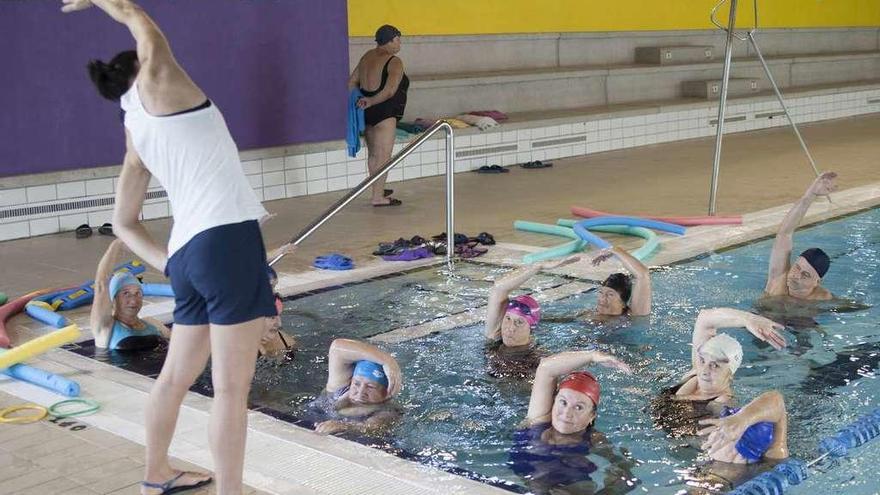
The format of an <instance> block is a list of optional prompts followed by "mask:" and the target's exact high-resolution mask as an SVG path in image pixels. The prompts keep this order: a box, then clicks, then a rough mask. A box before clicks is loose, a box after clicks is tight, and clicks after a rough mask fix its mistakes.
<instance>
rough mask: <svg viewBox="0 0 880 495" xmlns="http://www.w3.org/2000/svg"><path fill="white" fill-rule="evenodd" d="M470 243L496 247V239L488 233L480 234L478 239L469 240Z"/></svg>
mask: <svg viewBox="0 0 880 495" xmlns="http://www.w3.org/2000/svg"><path fill="white" fill-rule="evenodd" d="M468 241H469V242H479V243H480V244H482V245H484V246H494V245H495V238H494V237H493V236H492V234H490V233H488V232H480V233H479V234H478V235H477V236H476V237H471V238H470V239H468Z"/></svg>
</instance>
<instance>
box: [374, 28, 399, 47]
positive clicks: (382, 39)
mask: <svg viewBox="0 0 880 495" xmlns="http://www.w3.org/2000/svg"><path fill="white" fill-rule="evenodd" d="M400 35H401V33H400V29H397V28H396V27H394V26H392V25H391V24H385V25H383V26H382V27H380V28H379V29H377V30H376V43H377V44H378V45H379V46H382V45H384V44H386V43H390V42H391V40H393V39H394V38H395V37H397V36H400Z"/></svg>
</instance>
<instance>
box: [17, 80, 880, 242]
mask: <svg viewBox="0 0 880 495" xmlns="http://www.w3.org/2000/svg"><path fill="white" fill-rule="evenodd" d="M876 98H880V89H872V90H863V91H853V92H849V93H839V94H832V95H821V96H802V97H794V98H789V99H788V100H787V101H786V103H787V104H788V106H789V110H790V111H791V112H792V114H793V115H794V116H795V120H796V122H798V123H803V122H815V121H820V120H827V119H835V118H841V117H850V116H854V115H860V114H866V113H873V112H880V103H877V104H871V105H869V104H867V100H868V99H876ZM779 110H780V108H779V105H778V103H777V102H775V101H760V102H750V103H742V102H740V103H734V104H731V105H729V106H728V108H727V115H726V117H727V119H730V118H732V117H738V116H745V120H742V121H739V122H728V123H726V124H725V131H726V132H729V133H733V132H743V131H751V130H757V129H765V128H770V127H778V126H785V125H788V123H787V120H786V118H785V117H784V116H776V117H773V118H772V119H768V118H757V117H756V115H757V114H760V113H764V112H777V111H779ZM716 114H717V105H715V104H711V103H707V105H706V106H705V107H702V108H697V109H682V108H679V109H676V108H675V107H670V108H668V109H667V111H664V112H663V113H655V114H648V115H637V116H629V117H611V118H606V119H602V120H589V121H584V122H574V123H568V124H561V125H553V126H546V125H540V123H539V122H536V127H533V128H527V129H515V130H510V129H506V128H505V127H504V126H503V125H502V126H500V127H498V128H496V129H493V130H491V131H488V132H486V133H480V134H471V135H464V136H462V135H459V136H457V137H456V138H455V144H456V152H457V153H460V152H467V151H475V150H479V149H481V148H490V147H497V146H509V147H512V148H513V147H515V149H511V150H510V151H505V152H502V153H498V152H491V151H488V152H487V153H486V154H476V155H470V154H469V155H468V156H466V157H463V158H457V159H456V161H455V171H456V172H467V171H470V170H475V169H477V168H479V167H481V166H483V165H494V164H498V165H502V166H508V165H513V164H516V163H523V162H527V161H530V160H554V159H558V158H564V157H571V156H580V155H586V154H590V153H599V152H603V151H609V150H617V149H625V148H631V147H636V146H644V145H648V144H656V143H665V142H671V141H678V140H684V139H692V138H698V137H706V136H714V135H715V126H714V125H712V124H710V120H714V119H715V118H716V116H717V115H716ZM565 138H576V140H577V141H576V142H570V143H565V144H558V145H553V146H541V145H540V144H541V143H542V142H544V141H547V140H554V139H565ZM581 138H582V139H581ZM404 145H405V143H397V144H396V145H395V147H394V152H395V153H396V152H398V151H400V150H401V149H402V148H403V147H404ZM445 156H446V152H445V144H444V143H443V141H442V140H431V141H427V142H425V143H424V144H423V145H422V146H421V147H420V148H419V149H418V150H417V151H416V152H415V153H413V154H412V155H410V156H409V157H408V158H407V159H406V160H404V162H403V164H402V166H398V167H396V168H394V169H392V170H391V171H390V172H389V173H388V181H389V182H396V181H401V180H410V179H416V178H421V177H429V176H434V175H441V174H443V173H445V167H446V163H445ZM242 166H243V169H244V172H245V174H246V175H247V177H248V180H249V181H250V184H251V187H253V188H254V191H255V192H256V194H257V196H258V197H259V198H260V199H261V200H263V201H271V200H275V199H282V198H291V197H296V196H303V195H308V194H320V193H324V192H328V191H337V190H342V189H348V188H351V187H354V186H355V185H357V184H358V183H359V182H361V181H362V180H363V179H364V178H366V150H365V149H364V148H361V150H360V152H359V153H358V154H357V156H356V157H354V158H349V157H348V156H347V153H346V151H345V150H344V149H339V150H332V151H325V152H319V153H308V154H304V155H303V154H300V155H291V156H286V157H275V158H266V159H262V160H250V161H245V162H243V163H242ZM115 188H116V179H113V178H103V179H90V180H80V181H69V182H60V183H57V184H49V185H43V186H32V187H26V188H11V189H3V190H0V212H2V211H4V210H9V209H13V208H20V207H25V206H41V205H47V204H55V203H58V202H67V201H71V199H72V198H73V199H95V198H105V197H112V196H113V193H114V190H115ZM149 190H150V191H157V190H161V188H160V187H159V185H158V183H156V182H155V180H153V181H152V182H151V183H150V188H149ZM270 209H271V207H270ZM111 213H112V206H103V207H96V208H88V209H81V210H75V211H61V212H55V213H46V214H38V215H30V216H14V217H8V218H2V219H0V240H7V239H16V238H21V237H29V236H35V235H43V234H50V233H55V232H59V231H62V232H63V231H68V230H73V229H75V228H76V227H77V226H78V225H81V224H83V223H88V224H90V225H92V226H97V225H101V224H102V223H104V222H109V221H110V217H111ZM169 214H170V211H169V205H168V201H167V199H166V198H155V199H151V200H148V201H147V202H146V203H145V204H144V208H143V213H142V217H143V218H144V219H147V220H149V219H154V218H162V217H166V216H168V215H169Z"/></svg>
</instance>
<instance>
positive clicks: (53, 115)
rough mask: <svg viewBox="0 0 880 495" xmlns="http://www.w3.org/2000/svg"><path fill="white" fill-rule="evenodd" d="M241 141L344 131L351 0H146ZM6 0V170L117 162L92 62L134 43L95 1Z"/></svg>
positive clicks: (0, 79) (0, 154) (117, 131)
mask: <svg viewBox="0 0 880 495" xmlns="http://www.w3.org/2000/svg"><path fill="white" fill-rule="evenodd" d="M140 4H141V5H142V6H143V7H144V8H145V9H146V10H147V12H149V13H150V15H151V16H152V17H153V18H154V19H156V21H157V23H158V24H159V26H160V27H161V28H162V30H163V31H164V32H165V35H166V36H167V37H168V39H169V41H170V42H171V47H172V49H173V50H174V53H175V56H176V57H177V59H178V61H179V62H180V63H181V65H182V66H183V67H184V68H185V69H186V70H187V72H189V74H190V76H191V77H192V78H193V80H195V82H196V83H197V84H198V85H199V86H200V87H201V88H202V89H203V90H204V91H205V92H206V93H207V94H208V96H209V97H210V98H211V99H212V100H213V101H214V102H215V103H216V104H217V106H218V107H219V108H220V109H221V110H222V111H223V114H224V116H225V117H226V121H227V123H228V124H229V127H230V130H231V131H232V135H233V137H234V138H235V140H236V142H237V143H238V145H239V148H240V149H243V150H244V149H251V148H261V147H266V146H277V145H283V144H291V143H302V142H315V141H326V140H332V139H342V138H343V137H344V136H345V117H346V114H345V105H346V102H347V98H346V95H347V90H346V82H347V78H348V26H347V23H348V20H347V11H346V1H345V0H257V1H252V0H185V1H169V0H141V2H140ZM60 6H61V2H60V0H13V1H7V0H3V1H0V40H2V42H3V45H2V46H3V47H2V48H0V177H5V176H10V175H19V174H29V173H36V172H48V171H56V170H67V169H75V168H86V167H95V166H102V165H112V164H118V163H121V162H122V153H123V149H124V143H123V139H124V138H123V128H122V125H121V124H120V122H119V116H118V114H119V109H118V105H116V104H115V103H113V102H110V101H107V100H104V99H103V98H101V97H100V96H99V95H98V93H97V92H96V90H95V89H94V88H93V86H92V84H91V82H90V81H89V78H88V74H87V73H86V69H85V66H86V63H87V62H88V60H89V59H90V58H100V59H102V60H104V61H106V60H108V59H109V58H111V57H112V56H113V55H115V54H116V53H117V52H119V51H122V50H125V49H131V48H134V41H133V39H132V38H131V36H130V34H129V33H128V30H127V29H126V28H125V27H124V26H122V25H121V24H117V23H116V22H114V21H113V20H112V19H110V18H109V17H108V16H107V15H106V14H104V13H103V12H102V11H100V10H99V9H97V8H92V9H89V10H87V11H83V12H76V13H73V14H62V13H61V12H60Z"/></svg>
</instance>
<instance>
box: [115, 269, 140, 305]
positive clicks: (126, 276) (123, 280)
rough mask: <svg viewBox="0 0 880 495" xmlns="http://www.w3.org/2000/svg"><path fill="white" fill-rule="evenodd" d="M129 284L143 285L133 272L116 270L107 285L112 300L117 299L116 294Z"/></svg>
mask: <svg viewBox="0 0 880 495" xmlns="http://www.w3.org/2000/svg"><path fill="white" fill-rule="evenodd" d="M129 285H137V286H138V287H140V286H141V283H140V281H138V279H137V278H136V277H135V276H134V275H132V274H131V272H128V271H124V272H116V273H114V274H113V276H112V277H110V283H109V284H108V285H107V290H108V292H109V293H110V300H111V301H112V300H114V299H116V294H119V291H121V290H122V288H123V287H126V286H129Z"/></svg>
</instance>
